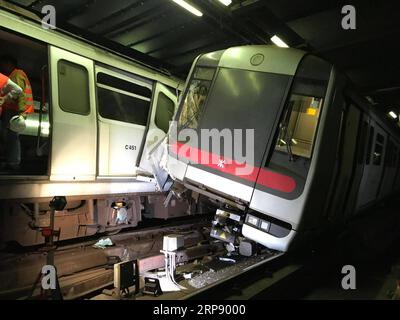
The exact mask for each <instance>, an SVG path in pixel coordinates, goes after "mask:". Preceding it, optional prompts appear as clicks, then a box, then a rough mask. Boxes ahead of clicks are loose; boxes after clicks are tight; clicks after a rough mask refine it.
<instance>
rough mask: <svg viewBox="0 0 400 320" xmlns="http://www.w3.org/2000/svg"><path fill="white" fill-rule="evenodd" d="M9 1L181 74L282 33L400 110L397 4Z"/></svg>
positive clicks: (313, 0)
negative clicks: (198, 61)
mask: <svg viewBox="0 0 400 320" xmlns="http://www.w3.org/2000/svg"><path fill="white" fill-rule="evenodd" d="M9 2H13V3H16V4H19V5H21V6H23V7H25V8H28V9H29V10H32V11H36V12H40V11H41V8H42V7H43V6H44V5H46V4H51V5H54V6H55V8H56V10H57V24H58V26H60V25H61V26H62V27H63V28H67V29H70V30H71V31H73V32H74V33H78V34H80V35H82V36H84V37H87V38H89V39H91V40H94V41H97V42H100V43H103V44H105V45H107V46H110V47H112V48H113V49H115V50H120V51H122V52H123V53H125V54H128V55H130V56H132V57H133V58H137V59H142V60H144V61H145V62H146V63H149V64H152V65H154V66H157V67H163V68H166V69H168V70H170V71H171V72H172V73H174V74H176V75H178V76H182V77H184V76H186V74H187V72H188V70H189V67H190V64H191V62H192V61H193V59H194V58H195V57H196V56H197V55H198V54H200V53H203V52H209V51H214V50H219V49H223V48H227V47H229V46H234V45H242V44H267V43H270V40H269V39H270V37H271V36H273V35H274V34H277V35H279V37H280V38H282V39H283V40H284V41H285V42H286V43H287V44H289V45H290V46H291V47H299V48H304V49H306V50H309V51H311V52H315V53H318V54H319V55H321V56H323V57H325V58H326V59H328V60H330V61H332V62H333V63H335V64H336V65H337V66H338V67H339V68H340V69H342V70H343V71H345V72H346V73H347V75H348V76H349V77H350V78H351V79H352V80H353V82H354V83H355V85H356V86H357V87H358V88H359V90H360V91H361V92H362V93H364V94H365V95H369V96H371V97H372V98H373V100H374V101H376V102H377V103H379V105H380V106H381V109H384V110H386V109H387V108H389V107H390V108H392V109H396V108H397V109H398V110H399V109H400V58H399V57H400V49H399V48H400V46H398V44H397V42H398V41H399V39H400V19H399V10H398V9H399V8H398V2H399V1H398V0H397V1H381V0H375V1H367V0H359V1H332V0H323V1H321V0H302V1H294V0H264V1H263V0H233V1H232V4H231V5H230V6H229V7H225V6H223V5H222V4H221V3H220V2H218V1H217V0H192V1H191V2H192V3H193V4H195V5H196V6H197V7H198V8H199V9H200V10H201V11H202V12H203V16H202V17H196V16H194V15H192V14H190V13H189V12H187V11H186V10H184V9H182V8H181V7H180V6H178V5H176V4H175V3H174V2H172V1H171V0H141V1H137V0H115V1H110V0H69V1H64V0H62V1H61V0H53V1H31V0H15V1H9ZM346 4H352V5H354V6H355V8H356V10H357V20H356V22H357V25H356V27H357V29H356V30H344V29H342V27H341V20H342V17H343V15H342V14H341V8H342V7H343V6H344V5H346Z"/></svg>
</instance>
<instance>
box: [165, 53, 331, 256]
mask: <svg viewBox="0 0 400 320" xmlns="http://www.w3.org/2000/svg"><path fill="white" fill-rule="evenodd" d="M330 70H331V66H330V65H329V64H328V63H326V62H325V61H323V60H321V59H319V58H316V57H314V56H311V55H306V54H305V52H303V51H300V50H296V49H284V48H278V47H275V46H245V47H234V48H230V49H227V50H222V51H217V52H213V53H208V54H204V55H202V56H200V57H198V58H197V59H196V60H195V62H194V63H193V66H192V69H191V72H190V74H189V78H188V81H187V84H186V88H185V91H184V94H183V96H182V98H181V101H180V105H179V109H178V112H177V115H176V118H175V122H174V123H173V125H172V126H171V129H170V134H169V148H168V149H169V150H168V171H169V173H170V175H171V176H172V177H173V178H174V179H175V180H176V181H179V182H180V183H182V184H183V185H185V187H186V188H188V189H191V190H194V191H196V192H199V193H202V194H203V195H206V196H208V197H210V198H214V199H216V200H218V201H220V203H221V204H223V203H225V204H227V205H226V206H225V208H235V207H236V209H234V210H233V211H232V212H233V216H235V217H236V216H240V217H241V218H240V219H242V221H241V222H240V230H241V235H242V236H244V237H246V238H247V239H251V240H254V241H256V242H257V243H260V244H262V245H264V246H266V247H268V248H271V249H276V250H280V251H286V250H287V249H288V247H289V245H290V243H291V242H292V240H293V238H294V236H295V234H296V230H297V228H298V227H299V225H300V222H301V218H302V213H303V208H304V203H305V201H306V197H307V187H308V183H307V182H308V179H309V178H310V177H309V176H310V171H312V170H310V168H311V167H312V161H311V160H312V155H313V151H314V147H315V141H316V136H317V134H316V133H317V127H318V124H319V122H320V121H319V119H320V115H321V113H322V109H323V104H324V97H325V94H326V89H327V85H328V80H329V76H330ZM221 208H222V209H224V208H223V207H221ZM228 211H229V210H228ZM220 212H221V210H220ZM238 212H239V214H238ZM228 215H229V213H228ZM238 219H239V218H238Z"/></svg>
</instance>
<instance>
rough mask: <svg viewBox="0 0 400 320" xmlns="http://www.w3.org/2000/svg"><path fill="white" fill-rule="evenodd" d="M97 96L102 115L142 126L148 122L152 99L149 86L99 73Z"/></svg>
mask: <svg viewBox="0 0 400 320" xmlns="http://www.w3.org/2000/svg"><path fill="white" fill-rule="evenodd" d="M97 97H98V108H99V114H100V116H101V117H103V118H106V119H110V120H116V121H122V122H128V123H132V124H137V125H141V126H145V125H146V124H147V118H148V115H149V111H150V99H151V90H150V89H149V88H147V87H145V86H141V85H138V84H135V83H133V82H129V81H125V80H122V79H119V78H116V77H112V76H110V75H107V74H104V73H98V75H97Z"/></svg>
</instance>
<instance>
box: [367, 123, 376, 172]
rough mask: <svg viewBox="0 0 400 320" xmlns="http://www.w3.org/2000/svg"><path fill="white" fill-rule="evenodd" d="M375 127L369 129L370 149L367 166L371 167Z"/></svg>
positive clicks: (368, 149)
mask: <svg viewBox="0 0 400 320" xmlns="http://www.w3.org/2000/svg"><path fill="white" fill-rule="evenodd" d="M374 131H375V130H374V127H373V126H370V127H369V135H368V147H367V156H366V158H365V164H366V165H369V164H370V162H371V153H372V141H373V139H374Z"/></svg>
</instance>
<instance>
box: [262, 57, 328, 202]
mask: <svg viewBox="0 0 400 320" xmlns="http://www.w3.org/2000/svg"><path fill="white" fill-rule="evenodd" d="M330 72H331V65H330V64H329V63H328V62H326V61H324V60H322V59H319V58H318V57H315V56H312V55H309V56H306V57H305V58H304V59H303V60H302V62H301V63H300V65H299V67H298V70H297V72H296V75H295V78H294V81H293V84H292V88H291V92H290V93H289V99H288V101H287V103H286V106H285V108H284V111H283V113H282V115H281V120H280V123H279V125H278V132H277V133H276V141H275V143H274V150H273V152H272V155H271V158H270V160H269V162H267V163H266V166H267V167H268V168H269V169H271V170H273V171H276V172H280V173H282V174H285V175H288V176H291V177H293V178H294V179H296V181H297V185H298V188H296V190H297V191H296V194H297V196H298V195H300V193H301V190H302V188H303V187H304V184H305V179H306V177H307V174H308V170H309V167H310V163H311V157H312V154H313V148H314V144H315V140H316V136H317V131H318V125H319V119H320V117H321V112H322V108H323V105H324V101H325V95H326V90H327V87H328V81H329V77H330Z"/></svg>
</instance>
